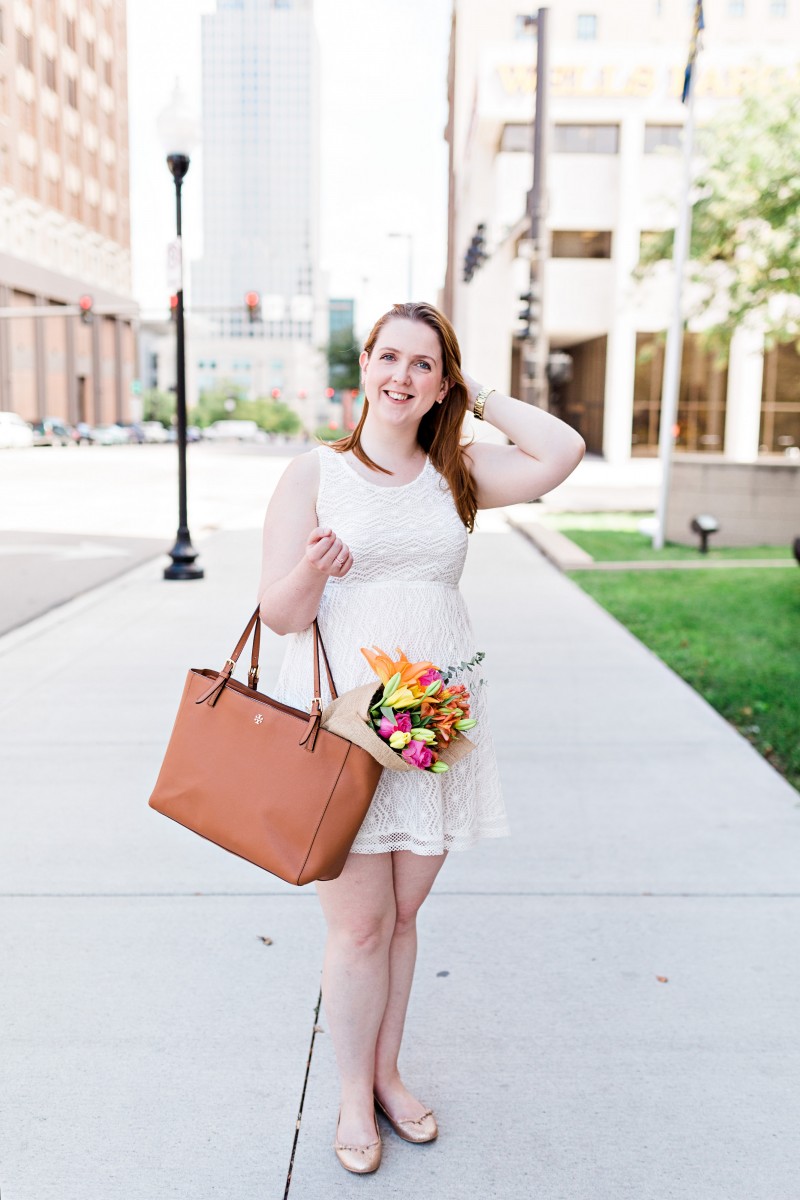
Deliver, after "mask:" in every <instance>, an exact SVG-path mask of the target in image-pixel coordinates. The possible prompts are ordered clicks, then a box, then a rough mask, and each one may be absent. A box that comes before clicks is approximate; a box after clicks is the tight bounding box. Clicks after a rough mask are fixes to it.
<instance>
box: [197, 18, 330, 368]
mask: <svg viewBox="0 0 800 1200" xmlns="http://www.w3.org/2000/svg"><path fill="white" fill-rule="evenodd" d="M202 45H203V71H202V78H203V173H204V174H203V213H204V218H203V227H204V239H203V241H204V253H203V256H202V258H201V259H200V260H199V261H198V262H197V263H195V264H194V269H193V272H192V307H193V308H194V309H195V310H196V311H197V312H198V313H203V315H204V317H205V319H206V321H207V322H208V326H207V328H209V331H212V330H213V333H214V334H215V335H217V336H222V337H225V338H238V337H248V338H256V339H268V340H270V341H273V342H274V341H281V342H285V341H289V342H293V343H295V346H296V343H298V342H301V343H303V342H304V343H307V344H309V345H312V344H317V345H318V344H319V343H320V342H321V341H324V339H325V336H326V333H327V319H326V318H327V314H326V311H325V302H324V295H323V293H322V288H321V280H320V274H319V183H318V171H319V153H318V130H319V116H318V79H319V71H318V63H317V46H316V35H315V31H314V25H313V12H312V0H218V2H217V11H216V12H215V13H212V14H209V15H206V16H204V17H203V26H202ZM254 291H255V292H258V294H259V296H260V300H261V317H262V320H261V321H260V322H258V321H256V322H251V321H249V320H248V314H247V310H246V307H245V295H246V293H248V292H254Z"/></svg>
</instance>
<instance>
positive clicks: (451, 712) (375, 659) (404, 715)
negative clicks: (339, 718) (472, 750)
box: [361, 646, 477, 775]
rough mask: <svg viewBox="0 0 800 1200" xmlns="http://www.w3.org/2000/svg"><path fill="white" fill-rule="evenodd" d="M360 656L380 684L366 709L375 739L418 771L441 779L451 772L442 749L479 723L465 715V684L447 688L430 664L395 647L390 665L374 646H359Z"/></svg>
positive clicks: (456, 684)
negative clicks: (369, 647)
mask: <svg viewBox="0 0 800 1200" xmlns="http://www.w3.org/2000/svg"><path fill="white" fill-rule="evenodd" d="M361 653H362V654H363V655H364V657H365V658H366V660H367V662H368V663H369V665H370V666H371V667H372V669H373V671H374V672H375V674H376V675H377V676H378V678H379V679H380V680H381V682H382V683H383V690H382V691H381V692H380V694H378V693H376V696H375V697H373V699H374V700H375V703H373V704H371V705H370V709H369V716H370V722H371V724H372V728H373V729H374V730H375V732H376V733H377V734H378V736H379V737H381V738H383V739H384V741H387V742H388V743H389V746H390V747H391V749H392V750H394V752H395V753H396V754H398V755H400V757H401V758H402V759H403V760H404V761H405V762H407V763H410V764H411V766H413V767H418V768H419V769H420V770H421V771H432V772H433V773H434V774H437V775H441V774H443V773H444V772H445V771H447V770H449V767H448V765H447V763H446V762H445V761H444V760H443V758H442V757H441V752H442V750H444V749H445V748H446V747H447V746H448V744H452V743H453V742H455V741H456V740H457V738H458V736H459V734H461V733H463V732H464V731H465V730H467V729H472V728H473V727H474V726H475V725H476V724H477V721H475V720H474V718H472V717H470V715H469V692H468V691H467V689H466V688H465V687H464V685H463V684H462V683H450V681H449V677H448V678H446V677H445V675H444V674H443V672H442V671H441V669H440V668H439V667H436V666H434V665H433V663H430V662H418V663H411V662H409V661H408V659H407V658H406V656H405V654H404V653H403V651H402V650H401V649H400V647H399V646H398V647H397V655H398V657H397V659H396V660H394V661H393V660H392V659H390V658H389V656H388V655H387V654H386V653H384V651H383V650H381V649H380V648H379V647H378V646H373V648H372V650H367V649H366V648H365V647H363V646H362V648H361Z"/></svg>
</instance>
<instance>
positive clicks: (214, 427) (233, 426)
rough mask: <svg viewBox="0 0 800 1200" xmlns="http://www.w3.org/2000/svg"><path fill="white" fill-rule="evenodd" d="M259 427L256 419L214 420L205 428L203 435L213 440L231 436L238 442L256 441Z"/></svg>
mask: <svg viewBox="0 0 800 1200" xmlns="http://www.w3.org/2000/svg"><path fill="white" fill-rule="evenodd" d="M258 434H259V428H258V425H256V423H255V421H214V422H212V424H211V425H209V426H208V428H207V429H204V430H203V437H206V438H210V439H211V440H212V441H222V440H223V439H225V438H230V439H231V440H232V441H237V442H255V441H257V440H258Z"/></svg>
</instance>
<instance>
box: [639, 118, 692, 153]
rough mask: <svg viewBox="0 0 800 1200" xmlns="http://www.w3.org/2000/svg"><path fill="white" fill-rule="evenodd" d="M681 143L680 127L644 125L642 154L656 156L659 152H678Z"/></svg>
mask: <svg viewBox="0 0 800 1200" xmlns="http://www.w3.org/2000/svg"><path fill="white" fill-rule="evenodd" d="M682 142H683V126H682V125H645V127H644V152H645V154H656V153H657V152H658V151H659V150H664V149H668V150H679V149H680V147H681V144H682Z"/></svg>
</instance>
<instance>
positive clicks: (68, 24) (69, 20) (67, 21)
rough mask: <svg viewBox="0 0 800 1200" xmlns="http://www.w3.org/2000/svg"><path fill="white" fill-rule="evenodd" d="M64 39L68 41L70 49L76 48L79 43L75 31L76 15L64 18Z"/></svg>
mask: <svg viewBox="0 0 800 1200" xmlns="http://www.w3.org/2000/svg"><path fill="white" fill-rule="evenodd" d="M64 40H65V41H66V43H67V45H68V46H69V48H70V50H74V49H75V47H76V46H77V44H78V43H77V35H76V32H75V19H74V17H65V18H64Z"/></svg>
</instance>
